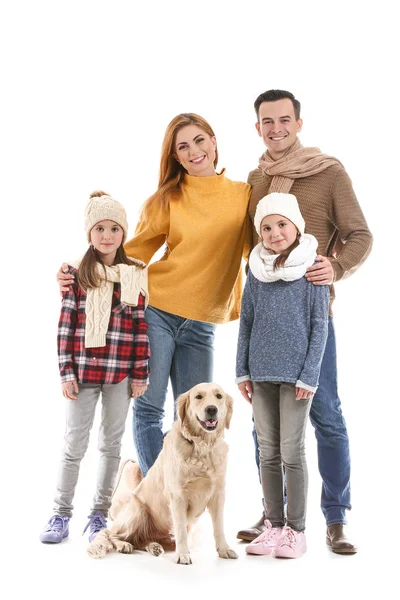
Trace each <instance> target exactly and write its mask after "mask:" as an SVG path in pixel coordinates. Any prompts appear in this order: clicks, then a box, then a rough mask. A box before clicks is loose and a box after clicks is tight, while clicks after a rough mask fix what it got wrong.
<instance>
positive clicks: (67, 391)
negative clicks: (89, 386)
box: [61, 379, 79, 400]
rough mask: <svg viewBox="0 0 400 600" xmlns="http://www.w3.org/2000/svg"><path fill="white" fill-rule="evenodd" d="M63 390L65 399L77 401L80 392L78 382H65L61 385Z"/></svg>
mask: <svg viewBox="0 0 400 600" xmlns="http://www.w3.org/2000/svg"><path fill="white" fill-rule="evenodd" d="M61 389H62V393H63V396H64V398H68V399H69V400H76V398H77V396H76V394H77V393H78V392H79V387H78V382H77V381H75V379H73V380H72V381H65V382H64V383H62V384H61Z"/></svg>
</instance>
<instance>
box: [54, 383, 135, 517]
mask: <svg viewBox="0 0 400 600" xmlns="http://www.w3.org/2000/svg"><path fill="white" fill-rule="evenodd" d="M100 394H101V401H102V412H101V424H100V431H99V439H98V450H99V452H100V463H99V468H98V473H97V483H96V492H95V495H94V498H93V504H92V509H91V512H92V514H93V513H95V512H98V511H99V512H102V513H103V514H104V516H107V512H108V509H109V507H110V504H111V495H112V492H113V489H114V483H115V478H116V475H117V471H118V466H119V461H120V458H121V457H120V450H121V439H122V436H123V433H124V430H125V422H126V416H127V413H128V409H129V405H130V400H131V386H130V383H129V380H128V378H127V377H126V378H125V379H124V380H123V381H121V382H120V383H115V384H104V385H92V384H89V383H83V384H79V393H78V396H77V399H76V400H67V401H66V430H65V436H64V442H65V445H64V449H63V453H62V457H61V465H60V470H59V474H58V482H57V491H56V496H55V499H54V512H55V513H56V514H59V515H62V516H67V517H71V516H72V510H73V508H74V507H73V505H72V500H73V498H74V493H75V488H76V484H77V481H78V475H79V467H80V463H81V460H82V458H83V457H84V456H85V453H86V450H87V447H88V444H89V436H90V430H91V428H92V425H93V420H94V416H95V411H96V404H97V401H98V399H99V397H100Z"/></svg>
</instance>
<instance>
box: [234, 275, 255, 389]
mask: <svg viewBox="0 0 400 600" xmlns="http://www.w3.org/2000/svg"><path fill="white" fill-rule="evenodd" d="M253 320H254V303H253V295H252V292H251V275H250V274H249V276H248V277H247V281H246V285H245V286H244V292H243V297H242V308H241V311H240V322H239V337H238V346H237V353H236V379H235V382H236V383H241V382H242V381H248V380H249V379H250V369H249V347H250V336H251V330H252V327H253Z"/></svg>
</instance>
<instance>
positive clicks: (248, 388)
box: [238, 381, 253, 404]
mask: <svg viewBox="0 0 400 600" xmlns="http://www.w3.org/2000/svg"><path fill="white" fill-rule="evenodd" d="M238 388H239V391H240V393H241V394H242V396H243V398H244V399H245V400H246V401H247V402H248V403H249V404H251V397H252V395H253V386H252V385H251V381H242V383H238Z"/></svg>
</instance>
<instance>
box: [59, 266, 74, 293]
mask: <svg viewBox="0 0 400 600" xmlns="http://www.w3.org/2000/svg"><path fill="white" fill-rule="evenodd" d="M74 279H75V278H74V276H73V275H71V273H70V272H69V269H68V265H67V263H63V264H62V265H61V267H60V270H59V271H57V283H58V285H59V286H60V292H61V293H62V292H71V291H72V288H71V284H72V283H74Z"/></svg>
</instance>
